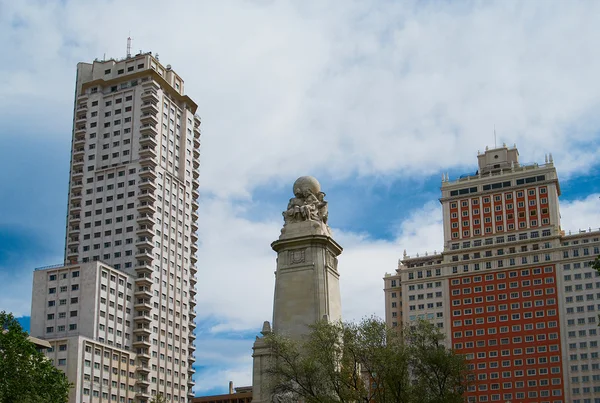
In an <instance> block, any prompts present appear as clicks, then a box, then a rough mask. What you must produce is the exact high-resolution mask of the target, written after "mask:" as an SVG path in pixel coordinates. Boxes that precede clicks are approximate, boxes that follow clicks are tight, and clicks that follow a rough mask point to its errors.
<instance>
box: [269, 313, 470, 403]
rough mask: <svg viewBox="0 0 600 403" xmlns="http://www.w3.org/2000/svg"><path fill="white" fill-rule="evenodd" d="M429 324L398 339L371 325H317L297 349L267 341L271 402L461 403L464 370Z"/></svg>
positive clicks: (273, 338)
mask: <svg viewBox="0 0 600 403" xmlns="http://www.w3.org/2000/svg"><path fill="white" fill-rule="evenodd" d="M443 340H444V335H443V334H442V333H441V332H440V331H439V329H437V328H436V327H435V326H433V325H432V324H430V323H429V322H418V323H417V324H416V325H414V326H411V327H408V328H407V329H406V330H405V331H404V332H402V333H400V332H398V331H397V330H396V329H390V328H388V327H387V326H386V324H385V323H384V322H382V321H381V320H379V319H377V318H368V319H365V320H363V321H362V322H360V323H358V324H354V323H327V322H323V321H322V322H318V323H316V324H314V325H312V326H311V331H310V332H309V333H308V335H306V336H305V337H304V338H303V339H302V340H300V341H294V340H290V339H287V338H285V337H282V336H280V335H276V334H269V335H267V336H265V341H266V343H267V345H268V346H269V347H270V349H271V351H272V359H271V366H270V367H269V369H268V372H267V377H268V379H269V381H270V390H271V393H272V394H273V395H274V396H276V400H277V401H283V402H297V401H299V400H302V401H304V402H306V403H329V402H341V403H344V402H374V403H387V402H395V403H412V402H419V403H438V402H449V403H452V402H462V401H463V397H462V395H463V393H464V391H465V390H466V385H467V374H468V371H467V364H466V362H465V360H464V358H463V357H462V356H459V355H456V354H455V353H454V352H453V351H451V350H449V349H447V348H446V347H445V346H444V345H443Z"/></svg>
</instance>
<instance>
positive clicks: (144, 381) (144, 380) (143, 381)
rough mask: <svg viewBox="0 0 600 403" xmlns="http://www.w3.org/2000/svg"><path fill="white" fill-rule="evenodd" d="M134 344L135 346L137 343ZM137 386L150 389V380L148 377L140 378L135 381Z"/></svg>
mask: <svg viewBox="0 0 600 403" xmlns="http://www.w3.org/2000/svg"><path fill="white" fill-rule="evenodd" d="M133 344H135V343H133ZM135 384H136V385H140V386H146V387H148V386H150V381H149V380H148V378H147V377H145V376H140V377H138V378H137V379H136V380H135Z"/></svg>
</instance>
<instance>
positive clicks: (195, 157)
mask: <svg viewBox="0 0 600 403" xmlns="http://www.w3.org/2000/svg"><path fill="white" fill-rule="evenodd" d="M198 158H200V148H198V147H194V159H198Z"/></svg>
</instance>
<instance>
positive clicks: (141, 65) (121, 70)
mask: <svg viewBox="0 0 600 403" xmlns="http://www.w3.org/2000/svg"><path fill="white" fill-rule="evenodd" d="M134 67H135V66H128V67H127V72H130V71H133V68H134ZM137 68H138V69H143V68H144V63H140V64H138V65H137ZM111 72H112V70H111V69H106V70H104V74H105V75H106V74H110V73H111ZM124 72H125V70H124V69H119V70H118V71H117V74H123V73H124Z"/></svg>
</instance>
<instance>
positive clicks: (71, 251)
mask: <svg viewBox="0 0 600 403" xmlns="http://www.w3.org/2000/svg"><path fill="white" fill-rule="evenodd" d="M78 257H79V253H78V252H77V248H68V249H67V260H70V261H71V260H77V258H78Z"/></svg>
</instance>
